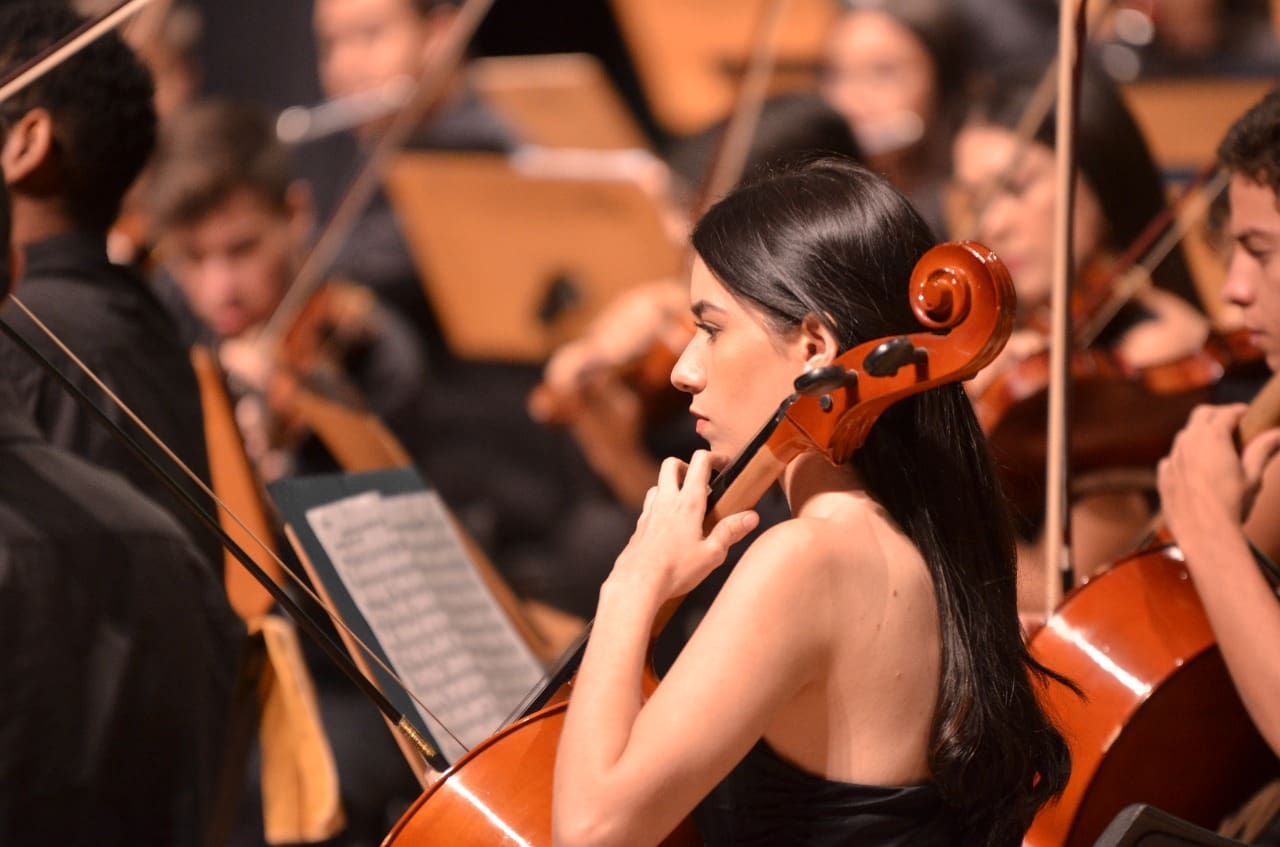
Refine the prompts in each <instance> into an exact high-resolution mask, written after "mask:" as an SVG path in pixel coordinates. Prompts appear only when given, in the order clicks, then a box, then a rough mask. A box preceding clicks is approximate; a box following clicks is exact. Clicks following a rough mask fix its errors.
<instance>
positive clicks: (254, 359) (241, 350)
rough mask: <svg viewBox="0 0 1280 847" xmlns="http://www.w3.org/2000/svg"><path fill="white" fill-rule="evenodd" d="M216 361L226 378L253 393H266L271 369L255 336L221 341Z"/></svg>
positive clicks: (247, 335) (242, 336)
mask: <svg viewBox="0 0 1280 847" xmlns="http://www.w3.org/2000/svg"><path fill="white" fill-rule="evenodd" d="M218 361H219V362H220V363H221V364H222V369H223V370H224V371H226V373H227V376H229V377H233V378H235V379H237V380H239V381H240V382H241V383H242V384H243V385H245V386H247V387H248V388H250V389H252V390H254V391H257V392H265V391H266V389H267V383H268V381H269V380H270V378H271V373H272V370H273V368H272V366H271V362H270V361H268V360H267V358H266V356H265V355H264V352H263V349H262V345H261V344H259V343H258V341H257V338H256V337H255V336H253V335H250V334H246V335H241V336H236V337H235V338H226V339H223V340H222V341H221V342H219V344H218Z"/></svg>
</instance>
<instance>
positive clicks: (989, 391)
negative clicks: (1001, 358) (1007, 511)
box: [974, 331, 1267, 516]
mask: <svg viewBox="0 0 1280 847" xmlns="http://www.w3.org/2000/svg"><path fill="white" fill-rule="evenodd" d="M1266 372H1267V370H1266V362H1265V360H1264V359H1263V355H1262V353H1261V352H1260V351H1259V350H1258V349H1257V348H1256V347H1255V346H1254V345H1253V344H1252V343H1251V342H1250V340H1249V338H1248V334H1247V333H1245V332H1243V331H1236V332H1230V333H1225V334H1219V333H1213V334H1210V336H1209V338H1208V339H1207V340H1206V341H1205V343H1204V346H1203V347H1201V348H1200V349H1199V350H1197V351H1196V352H1194V353H1191V354H1189V355H1187V356H1184V357H1182V358H1180V359H1176V360H1174V361H1171V362H1167V363H1164V364H1159V365H1153V366H1151V367H1144V368H1138V367H1133V366H1131V365H1129V364H1127V363H1126V362H1124V361H1123V360H1122V359H1121V358H1120V357H1119V356H1117V355H1116V354H1115V353H1114V352H1113V351H1108V350H1099V349H1097V348H1087V349H1077V350H1074V351H1072V354H1071V381H1072V391H1073V394H1072V409H1071V439H1070V456H1071V463H1072V467H1073V468H1074V469H1076V470H1077V471H1079V472H1089V471H1096V470H1099V469H1103V468H1114V467H1125V468H1133V467H1154V466H1155V463H1156V462H1157V461H1159V460H1160V459H1161V458H1162V457H1164V456H1165V454H1167V453H1168V452H1169V446H1170V445H1171V444H1172V443H1173V437H1174V436H1175V435H1177V433H1178V432H1179V431H1180V430H1181V429H1182V427H1183V426H1184V425H1185V424H1186V421H1187V417H1188V416H1189V415H1190V414H1191V410H1192V409H1193V408H1195V407H1196V406H1198V405H1200V404H1201V403H1204V402H1207V401H1208V399H1209V395H1210V392H1211V390H1212V389H1213V387H1214V386H1215V385H1217V384H1218V383H1219V382H1221V381H1222V380H1223V379H1226V378H1233V379H1234V378H1241V379H1244V378H1252V377H1254V376H1260V375H1262V374H1265V373H1266ZM1048 379H1049V356H1048V353H1047V352H1040V353H1036V354H1034V355H1032V356H1030V357H1028V358H1026V359H1024V360H1023V361H1021V362H1019V363H1018V364H1017V365H1016V366H1014V367H1011V368H1007V369H1006V370H1004V371H1003V372H1001V373H999V374H997V375H996V376H995V378H994V379H993V380H992V381H991V383H990V384H989V385H988V386H987V387H986V388H985V390H984V391H983V392H982V393H981V394H980V395H979V396H978V397H976V398H975V399H974V411H975V412H976V413H977V416H978V421H979V423H980V424H981V425H982V429H983V431H984V432H986V433H987V439H988V442H989V444H990V446H991V452H992V455H993V456H994V457H995V459H996V464H997V466H998V468H999V471H1000V474H1001V482H1002V484H1003V486H1004V490H1005V493H1006V494H1008V496H1009V498H1010V500H1011V501H1012V502H1013V505H1014V507H1015V509H1017V510H1018V511H1019V512H1020V513H1021V514H1023V515H1027V516H1035V515H1039V514H1041V513H1042V512H1043V508H1044V506H1043V503H1044V477H1043V469H1044V464H1045V450H1046V445H1045V439H1044V433H1045V430H1046V426H1047V425H1046V421H1047V414H1048V399H1047V389H1048ZM1135 421H1141V426H1136V425H1135Z"/></svg>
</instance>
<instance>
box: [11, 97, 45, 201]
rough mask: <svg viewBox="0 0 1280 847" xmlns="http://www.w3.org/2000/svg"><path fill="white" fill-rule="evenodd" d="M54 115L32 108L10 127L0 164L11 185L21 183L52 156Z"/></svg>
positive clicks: (42, 167)
mask: <svg viewBox="0 0 1280 847" xmlns="http://www.w3.org/2000/svg"><path fill="white" fill-rule="evenodd" d="M53 143H54V139H53V116H52V115H50V114H49V112H48V110H47V109H32V110H30V111H29V112H27V113H26V114H24V115H23V116H22V117H21V118H19V119H18V120H17V121H16V122H14V123H13V124H12V125H10V127H9V131H8V133H7V135H6V137H5V140H4V147H3V148H0V166H3V168H4V179H5V183H6V184H8V185H20V184H22V183H23V182H28V181H30V179H31V178H32V177H33V176H34V175H36V174H38V173H40V172H41V171H42V170H44V169H45V168H46V167H47V166H48V165H49V163H50V162H51V161H52V158H53Z"/></svg>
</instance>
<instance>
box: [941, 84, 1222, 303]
mask: <svg viewBox="0 0 1280 847" xmlns="http://www.w3.org/2000/svg"><path fill="white" fill-rule="evenodd" d="M1038 82H1039V75H1038V74H1037V73H1035V72H1033V71H1032V70H1030V69H1018V70H1014V71H1010V72H1008V73H1007V74H1004V75H1001V76H997V77H991V78H988V79H986V80H984V81H983V83H982V84H980V85H977V86H975V89H974V94H973V96H972V97H971V98H970V101H969V112H968V116H967V118H966V123H973V124H979V125H991V126H998V127H1003V128H1004V129H1009V130H1012V129H1015V128H1016V127H1017V126H1018V123H1019V122H1020V121H1021V119H1022V115H1023V112H1025V111H1026V107H1027V103H1028V101H1030V100H1031V98H1032V96H1033V94H1034V92H1035V89H1036V85H1037V83H1038ZM1056 133H1057V119H1056V116H1055V115H1054V113H1053V111H1050V112H1049V114H1048V115H1047V116H1046V117H1045V119H1044V120H1043V121H1041V123H1040V125H1039V126H1038V127H1037V128H1036V132H1035V136H1034V141H1036V143H1038V144H1042V145H1044V146H1045V147H1048V148H1049V149H1050V150H1052V149H1053V148H1054V141H1055V136H1056ZM1076 156H1077V160H1078V162H1079V167H1080V173H1081V174H1082V175H1083V176H1084V179H1085V181H1086V182H1087V183H1088V184H1089V187H1090V188H1091V189H1092V190H1093V193H1094V194H1095V195H1097V197H1098V203H1099V205H1100V206H1101V207H1102V214H1103V216H1104V217H1105V218H1106V222H1107V226H1108V236H1109V239H1110V241H1111V246H1112V248H1113V249H1115V250H1118V251H1123V250H1126V249H1128V247H1129V245H1130V244H1132V243H1133V242H1134V241H1136V240H1137V239H1138V236H1139V235H1140V234H1142V231H1143V230H1144V229H1146V227H1147V224H1149V223H1150V222H1151V220H1152V219H1153V218H1155V217H1156V216H1157V215H1158V214H1159V213H1160V211H1161V210H1162V209H1164V207H1165V206H1166V205H1167V203H1166V200H1165V194H1164V187H1163V185H1162V184H1161V180H1160V172H1159V171H1158V170H1157V169H1156V165H1155V161H1154V160H1153V159H1152V158H1151V151H1150V149H1149V148H1148V147H1147V142H1146V140H1145V139H1144V138H1143V137H1142V131H1141V130H1140V129H1138V125H1137V123H1136V122H1135V121H1134V119H1133V116H1132V115H1131V114H1130V113H1129V109H1128V108H1127V107H1126V106H1125V104H1124V100H1123V99H1122V98H1121V96H1120V92H1119V91H1118V90H1117V89H1116V86H1115V84H1114V83H1112V82H1111V78H1110V77H1108V76H1107V75H1106V73H1105V72H1103V71H1102V70H1101V69H1099V68H1098V67H1097V66H1096V65H1094V64H1093V63H1091V62H1087V63H1086V64H1085V67H1084V73H1083V74H1082V76H1081V81H1080V119H1079V126H1078V128H1077V133H1076ZM1151 278H1152V281H1153V282H1154V283H1155V284H1156V286H1157V287H1159V288H1163V289H1165V290H1166V291H1170V292H1172V293H1174V294H1177V295H1178V296H1179V297H1181V298H1183V299H1184V300H1186V301H1187V302H1188V303H1190V304H1191V305H1193V306H1195V307H1196V308H1197V309H1202V306H1201V304H1200V297H1199V295H1198V294H1197V293H1196V287H1195V283H1194V282H1192V279H1191V270H1190V268H1188V266H1187V259H1186V256H1185V254H1184V253H1183V251H1182V247H1181V246H1180V245H1179V246H1176V247H1174V249H1173V250H1172V251H1171V252H1170V253H1169V255H1168V256H1167V257H1165V259H1164V261H1163V262H1161V263H1160V264H1159V266H1157V267H1156V269H1155V270H1154V271H1153V272H1152V274H1151Z"/></svg>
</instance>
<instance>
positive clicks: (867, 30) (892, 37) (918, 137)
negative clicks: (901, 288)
mask: <svg viewBox="0 0 1280 847" xmlns="http://www.w3.org/2000/svg"><path fill="white" fill-rule="evenodd" d="M833 5H839V7H840V13H839V15H838V16H837V18H836V20H835V23H834V25H833V26H832V27H831V29H830V34H829V36H828V39H827V44H826V50H825V56H824V62H825V68H824V71H823V80H822V95H823V97H824V98H825V99H826V100H827V102H828V103H829V104H830V105H831V107H832V108H833V109H835V110H836V111H837V112H839V113H840V114H841V115H843V116H844V118H845V120H846V121H848V123H849V127H850V128H851V129H852V130H853V133H854V136H855V137H856V138H857V139H858V144H859V146H860V147H861V148H862V150H863V153H864V155H865V160H866V163H867V166H868V167H870V168H872V169H873V170H875V171H876V172H877V173H882V174H884V175H885V176H887V177H888V178H889V180H890V181H891V182H892V183H893V184H894V185H895V186H896V187H897V188H898V189H899V190H901V191H902V192H903V193H904V194H906V195H907V197H908V198H909V199H910V200H911V202H912V204H913V205H914V206H915V207H916V208H917V209H919V210H920V214H922V215H923V216H924V219H925V221H926V222H927V223H928V224H929V226H930V228H931V229H932V230H933V232H934V235H935V236H938V237H940V236H942V235H943V234H945V233H946V231H947V222H946V219H945V216H944V214H943V202H942V200H943V193H944V188H945V185H946V179H947V176H948V174H949V173H950V171H951V162H950V156H949V153H950V149H951V139H952V136H953V135H954V134H955V131H956V127H957V125H958V124H959V119H960V111H961V107H960V104H961V103H962V102H963V99H964V92H965V86H966V82H967V81H968V70H969V67H970V65H971V64H972V63H973V62H972V59H971V55H972V54H973V53H974V52H975V51H974V48H973V45H974V43H975V37H974V33H972V32H970V27H969V25H968V21H967V18H966V16H965V14H964V12H963V11H962V10H961V9H960V8H959V7H957V5H956V4H955V3H954V2H952V0H840V2H839V3H838V4H833Z"/></svg>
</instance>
